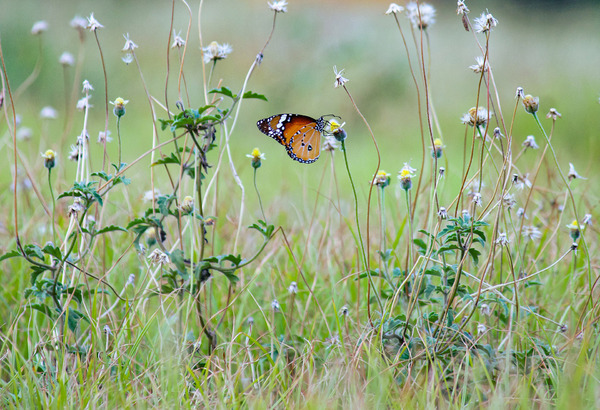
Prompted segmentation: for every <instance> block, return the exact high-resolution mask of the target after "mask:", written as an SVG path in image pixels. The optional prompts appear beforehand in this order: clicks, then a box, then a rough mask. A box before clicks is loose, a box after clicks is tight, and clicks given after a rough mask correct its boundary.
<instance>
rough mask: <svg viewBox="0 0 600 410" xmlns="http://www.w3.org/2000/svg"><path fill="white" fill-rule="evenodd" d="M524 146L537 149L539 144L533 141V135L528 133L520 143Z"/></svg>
mask: <svg viewBox="0 0 600 410" xmlns="http://www.w3.org/2000/svg"><path fill="white" fill-rule="evenodd" d="M522 145H523V146H524V147H525V148H532V149H538V148H539V147H540V146H539V145H538V144H537V143H536V142H535V137H534V136H533V135H528V136H527V138H525V141H524V142H523V144H522Z"/></svg>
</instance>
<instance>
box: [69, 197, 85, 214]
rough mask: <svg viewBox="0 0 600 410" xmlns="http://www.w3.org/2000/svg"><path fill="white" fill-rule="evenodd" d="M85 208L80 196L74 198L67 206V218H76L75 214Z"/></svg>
mask: <svg viewBox="0 0 600 410" xmlns="http://www.w3.org/2000/svg"><path fill="white" fill-rule="evenodd" d="M84 210H85V206H84V203H83V199H81V198H75V199H74V200H73V204H72V205H70V206H69V208H68V210H67V216H68V217H69V218H71V217H74V218H77V216H79V214H80V213H81V212H83V211H84Z"/></svg>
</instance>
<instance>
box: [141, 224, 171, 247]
mask: <svg viewBox="0 0 600 410" xmlns="http://www.w3.org/2000/svg"><path fill="white" fill-rule="evenodd" d="M145 235H146V243H147V244H148V246H154V245H156V241H157V240H159V241H160V242H161V243H162V242H164V241H165V240H166V239H167V233H166V232H165V231H164V230H162V229H161V228H157V227H155V226H153V227H151V228H150V229H147V230H146V232H145Z"/></svg>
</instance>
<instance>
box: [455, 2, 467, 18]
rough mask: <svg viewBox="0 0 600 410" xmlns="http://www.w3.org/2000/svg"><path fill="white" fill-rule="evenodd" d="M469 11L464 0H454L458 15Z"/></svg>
mask: <svg viewBox="0 0 600 410" xmlns="http://www.w3.org/2000/svg"><path fill="white" fill-rule="evenodd" d="M468 13H469V9H468V8H467V6H466V5H465V2H464V0H458V1H457V2H456V14H458V15H461V14H462V15H465V14H468Z"/></svg>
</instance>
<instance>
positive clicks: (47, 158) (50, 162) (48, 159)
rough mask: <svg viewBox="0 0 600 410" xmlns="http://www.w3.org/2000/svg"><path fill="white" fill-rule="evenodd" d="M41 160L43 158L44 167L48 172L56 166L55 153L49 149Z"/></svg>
mask: <svg viewBox="0 0 600 410" xmlns="http://www.w3.org/2000/svg"><path fill="white" fill-rule="evenodd" d="M42 158H44V166H45V167H46V168H48V170H51V169H52V168H54V166H55V165H56V152H54V151H52V150H51V149H49V150H47V151H46V152H44V153H43V154H42Z"/></svg>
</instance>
